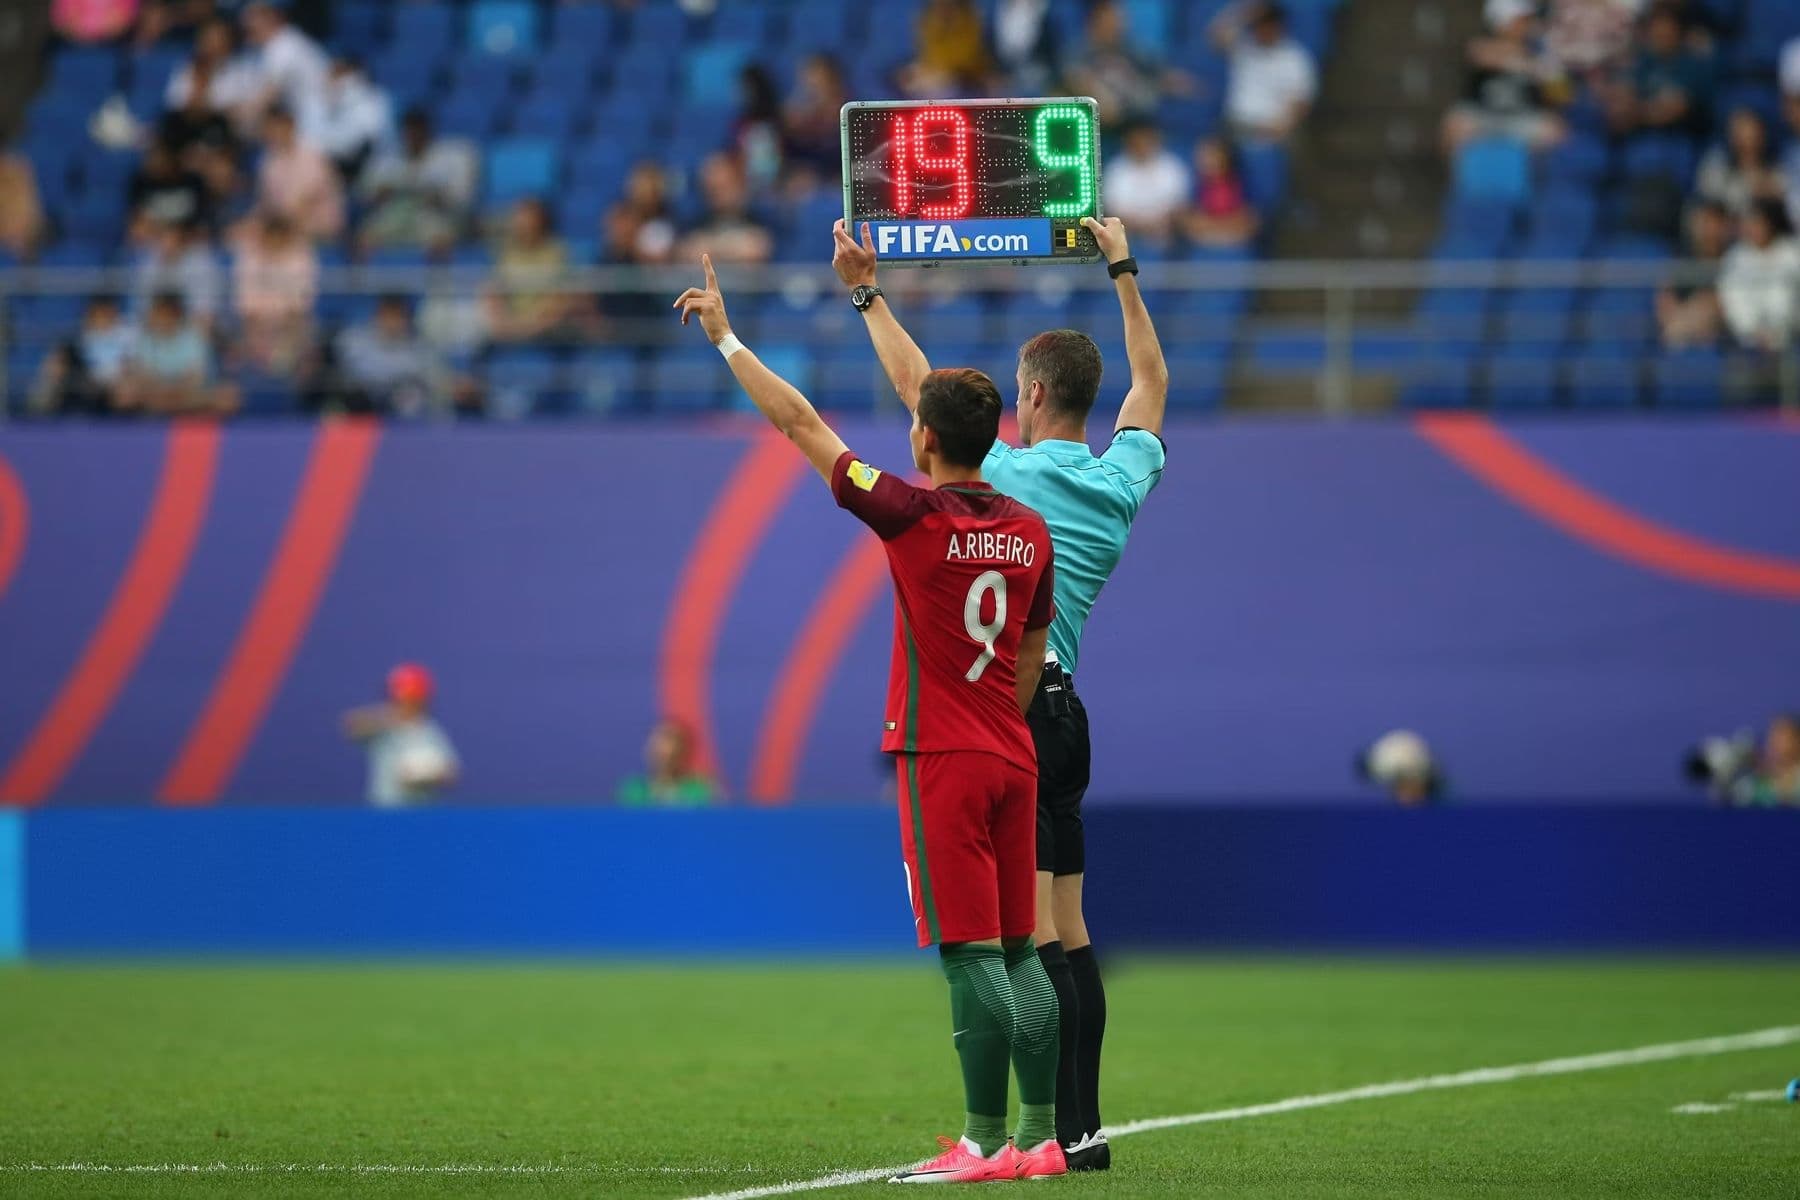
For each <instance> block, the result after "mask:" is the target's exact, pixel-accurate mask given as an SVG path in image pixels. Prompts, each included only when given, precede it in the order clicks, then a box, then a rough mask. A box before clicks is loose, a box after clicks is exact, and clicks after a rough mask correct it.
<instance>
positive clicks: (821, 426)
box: [673, 254, 846, 483]
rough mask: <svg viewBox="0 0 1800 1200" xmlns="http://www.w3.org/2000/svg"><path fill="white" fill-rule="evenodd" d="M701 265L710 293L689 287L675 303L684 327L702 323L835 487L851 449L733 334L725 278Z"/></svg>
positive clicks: (752, 393) (762, 406) (705, 261)
mask: <svg viewBox="0 0 1800 1200" xmlns="http://www.w3.org/2000/svg"><path fill="white" fill-rule="evenodd" d="M700 266H701V267H702V268H703V269H704V270H705V271H706V286H705V287H704V288H689V289H688V290H687V291H685V292H683V293H681V295H679V296H677V297H676V298H675V304H674V306H673V307H675V308H678V309H680V310H681V323H682V324H683V325H686V324H687V323H688V318H689V317H698V318H699V319H700V328H701V329H703V330H705V331H706V337H707V340H708V341H710V342H712V344H713V345H715V346H717V347H718V348H719V352H720V353H721V354H723V355H724V356H725V361H726V363H728V364H729V365H730V367H731V373H732V374H733V375H735V376H736V377H737V381H738V386H740V387H742V388H743V389H744V392H745V394H746V395H748V396H749V397H750V402H751V403H752V404H754V405H756V407H757V409H758V411H760V412H761V413H762V415H763V416H765V417H767V418H769V424H771V425H773V426H775V428H776V429H779V430H780V431H781V432H782V434H783V436H785V437H786V438H787V439H788V441H790V442H792V443H794V445H796V446H798V447H799V448H800V453H802V454H804V455H806V461H807V462H809V463H811V464H812V465H813V470H815V471H817V472H818V473H819V474H820V475H821V476H822V477H823V478H824V480H825V482H827V483H830V482H831V469H832V467H833V466H834V465H835V464H836V463H837V460H838V458H839V456H840V455H842V454H843V453H844V451H845V449H846V447H845V445H844V439H842V438H840V437H839V436H838V435H837V431H836V430H834V429H832V428H831V426H829V425H827V424H826V423H825V420H824V418H823V417H821V416H819V412H818V410H817V409H815V408H814V407H813V406H812V404H811V403H810V402H809V401H808V400H807V398H806V397H805V396H802V395H801V394H800V391H799V389H798V388H796V387H795V386H794V385H793V384H791V383H789V382H788V381H787V380H785V379H783V378H782V377H781V376H779V375H777V374H776V373H775V372H773V371H771V370H769V368H767V367H765V366H763V363H762V360H761V359H759V358H757V357H756V355H754V354H752V353H751V352H750V350H749V348H748V347H746V346H745V345H744V344H743V343H742V342H740V341H738V340H737V337H736V336H735V335H734V334H733V333H732V332H731V321H730V319H729V318H728V317H726V315H725V297H724V296H722V295H720V293H719V278H718V276H717V275H714V274H713V265H712V256H711V255H707V254H702V255H701V256H700Z"/></svg>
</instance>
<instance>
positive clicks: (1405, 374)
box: [1400, 356, 1475, 408]
mask: <svg viewBox="0 0 1800 1200" xmlns="http://www.w3.org/2000/svg"><path fill="white" fill-rule="evenodd" d="M1474 402H1475V364H1474V363H1473V362H1471V361H1470V360H1468V359H1466V358H1445V357H1439V356H1432V357H1428V358H1421V359H1416V360H1414V361H1413V362H1411V363H1408V364H1406V365H1405V366H1404V367H1402V368H1401V371H1400V403H1401V405H1402V406H1403V407H1405V408H1468V407H1470V406H1471V405H1473V404H1474Z"/></svg>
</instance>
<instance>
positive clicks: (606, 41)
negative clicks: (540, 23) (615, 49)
mask: <svg viewBox="0 0 1800 1200" xmlns="http://www.w3.org/2000/svg"><path fill="white" fill-rule="evenodd" d="M618 32H619V30H618V29H617V27H616V25H615V23H614V20H613V6H612V5H610V4H553V5H551V6H550V45H551V46H579V47H581V48H583V49H584V50H586V51H587V52H588V53H590V54H593V55H596V56H602V55H604V54H605V53H606V52H607V48H608V47H611V46H612V45H613V42H614V39H615V37H616V36H617V34H618Z"/></svg>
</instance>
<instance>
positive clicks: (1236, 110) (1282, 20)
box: [1212, 0, 1319, 142]
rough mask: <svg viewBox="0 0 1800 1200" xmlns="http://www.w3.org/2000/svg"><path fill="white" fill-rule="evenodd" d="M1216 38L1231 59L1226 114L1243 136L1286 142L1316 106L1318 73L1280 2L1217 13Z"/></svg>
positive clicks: (1243, 138) (1213, 33) (1214, 26)
mask: <svg viewBox="0 0 1800 1200" xmlns="http://www.w3.org/2000/svg"><path fill="white" fill-rule="evenodd" d="M1212 35H1213V40H1214V41H1215V42H1217V43H1218V45H1219V47H1220V49H1222V50H1223V51H1224V52H1225V53H1227V54H1228V55H1230V57H1231V73H1230V78H1229V80H1228V82H1227V85H1226V96H1225V116H1226V119H1227V120H1229V121H1230V122H1231V125H1232V128H1233V129H1234V130H1235V131H1236V134H1237V136H1238V138H1239V139H1240V140H1247V141H1259V142H1285V141H1287V140H1288V138H1289V137H1290V136H1291V135H1292V134H1293V132H1294V130H1295V129H1297V128H1298V127H1299V125H1300V122H1301V121H1303V120H1305V119H1306V114H1307V112H1308V111H1309V110H1311V108H1312V102H1313V97H1314V96H1315V95H1317V94H1318V90H1319V79H1318V71H1317V70H1316V69H1315V67H1314V66H1313V58H1312V55H1311V54H1310V53H1309V52H1308V51H1307V49H1306V47H1304V46H1302V45H1301V44H1300V43H1299V42H1297V41H1295V40H1294V39H1293V38H1291V37H1289V36H1288V27H1287V10H1286V9H1285V8H1283V7H1282V6H1281V5H1279V4H1273V3H1264V2H1260V0H1259V2H1257V3H1253V4H1249V5H1244V4H1237V5H1233V6H1232V7H1230V8H1227V9H1225V10H1223V11H1222V12H1220V13H1219V15H1218V17H1216V18H1215V19H1214V22H1213V27H1212Z"/></svg>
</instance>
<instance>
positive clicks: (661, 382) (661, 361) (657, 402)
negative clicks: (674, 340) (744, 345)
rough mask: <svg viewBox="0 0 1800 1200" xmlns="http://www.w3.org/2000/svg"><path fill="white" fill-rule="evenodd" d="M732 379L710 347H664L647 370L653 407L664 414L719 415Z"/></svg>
mask: <svg viewBox="0 0 1800 1200" xmlns="http://www.w3.org/2000/svg"><path fill="white" fill-rule="evenodd" d="M729 378H730V376H729V375H727V374H726V373H724V372H722V371H720V370H719V356H718V354H717V353H715V352H714V351H713V349H712V348H711V347H710V346H706V345H704V344H702V345H700V346H693V345H691V344H690V345H683V346H680V347H675V346H665V347H663V348H662V350H661V351H660V352H659V353H657V354H656V355H655V357H653V358H652V359H651V360H650V364H649V367H648V380H647V382H648V391H649V394H650V404H651V407H652V408H653V409H654V410H655V411H657V412H662V413H700V412H716V411H717V410H718V409H719V408H721V407H722V406H723V404H724V400H725V394H724V387H725V381H726V380H728V379H729Z"/></svg>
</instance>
